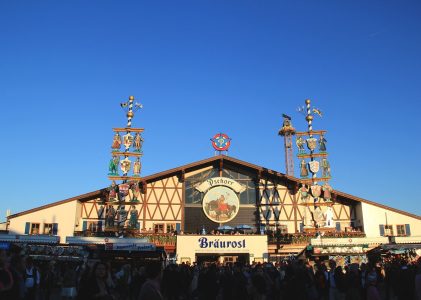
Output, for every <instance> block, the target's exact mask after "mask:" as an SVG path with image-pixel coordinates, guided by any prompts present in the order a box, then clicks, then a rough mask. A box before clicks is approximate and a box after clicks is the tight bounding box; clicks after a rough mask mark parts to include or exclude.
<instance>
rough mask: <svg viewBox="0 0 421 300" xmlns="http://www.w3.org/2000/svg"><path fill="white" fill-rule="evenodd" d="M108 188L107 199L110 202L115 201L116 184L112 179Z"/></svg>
mask: <svg viewBox="0 0 421 300" xmlns="http://www.w3.org/2000/svg"><path fill="white" fill-rule="evenodd" d="M108 190H109V193H108V201H110V202H113V201H117V184H116V183H115V181H114V180H113V182H112V183H111V186H110V187H109V188H108Z"/></svg>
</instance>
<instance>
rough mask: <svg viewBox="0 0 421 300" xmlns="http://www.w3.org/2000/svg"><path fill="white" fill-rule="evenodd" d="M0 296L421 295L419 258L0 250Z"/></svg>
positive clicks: (264, 299)
mask: <svg viewBox="0 0 421 300" xmlns="http://www.w3.org/2000/svg"><path fill="white" fill-rule="evenodd" d="M0 299H2V300H3V299H4V300H9V299H11V300H22V299H25V300H26V299H28V300H29V299H33V300H50V299H82V300H85V299H86V300H88V299H99V300H155V299H156V300H162V299H166V300H183V299H184V300H196V299H197V300H202V299H203V300H214V299H217V300H222V299H230V300H231V299H241V300H248V299H250V300H282V299H297V300H301V299H302V300H380V299H387V300H389V299H393V300H394V299H396V300H413V299H416V300H420V299H421V259H418V260H412V261H409V260H408V259H403V258H395V259H388V260H387V261H383V262H377V263H368V264H364V263H362V264H360V265H358V264H356V263H354V264H348V265H346V266H339V265H337V263H336V262H335V261H334V260H330V261H328V262H322V261H315V262H314V261H305V260H288V261H283V262H281V263H276V264H272V263H263V264H260V263H257V264H252V265H247V264H241V263H228V264H225V265H218V264H216V263H211V262H209V263H202V264H200V265H197V264H191V265H190V264H186V263H183V264H168V265H166V266H165V264H164V262H162V261H159V260H149V261H148V260H143V261H131V262H130V263H128V261H126V262H122V263H117V262H115V261H107V262H104V261H100V260H92V261H84V262H61V261H34V259H33V258H32V257H30V256H28V257H23V256H21V255H19V254H10V253H7V252H5V251H2V252H1V253H0Z"/></svg>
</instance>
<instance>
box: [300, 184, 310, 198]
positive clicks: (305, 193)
mask: <svg viewBox="0 0 421 300" xmlns="http://www.w3.org/2000/svg"><path fill="white" fill-rule="evenodd" d="M299 191H300V194H301V200H302V201H305V200H306V199H307V198H308V188H307V185H305V184H303V185H302V186H301V188H300V190H299Z"/></svg>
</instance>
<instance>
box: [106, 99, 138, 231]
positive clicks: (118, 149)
mask: <svg viewBox="0 0 421 300" xmlns="http://www.w3.org/2000/svg"><path fill="white" fill-rule="evenodd" d="M120 106H121V108H122V109H123V110H124V111H125V112H126V117H127V125H126V127H124V128H113V131H114V138H113V142H112V145H111V156H112V157H111V159H110V163H109V173H108V178H109V179H110V180H111V185H110V187H109V189H108V190H109V194H108V199H107V211H106V220H105V231H112V232H113V231H114V232H118V233H117V235H123V234H124V232H127V230H128V229H130V230H138V229H139V224H138V210H137V209H136V206H137V205H138V204H140V198H141V193H140V187H139V181H140V180H141V177H140V172H141V162H140V158H141V157H142V155H143V151H142V146H143V138H142V136H141V133H142V132H143V130H144V129H143V128H132V119H133V117H134V112H135V111H136V110H138V109H140V108H142V105H141V104H139V103H134V97H133V96H130V97H129V100H128V101H127V102H123V103H121V104H120ZM124 133H125V135H123V137H121V136H120V134H124ZM132 134H134V136H133V135H132ZM122 146H123V147H124V150H123V151H122ZM132 158H134V159H135V161H132V160H131V159H132ZM132 166H133V167H132ZM119 169H120V170H121V171H122V175H120V173H119ZM119 181H121V183H118V182H119ZM127 204H128V205H129V206H130V208H129V210H128V211H126V205H127ZM114 205H117V206H118V207H117V211H116V210H115V209H114ZM128 214H130V219H129V220H128V222H127V216H128Z"/></svg>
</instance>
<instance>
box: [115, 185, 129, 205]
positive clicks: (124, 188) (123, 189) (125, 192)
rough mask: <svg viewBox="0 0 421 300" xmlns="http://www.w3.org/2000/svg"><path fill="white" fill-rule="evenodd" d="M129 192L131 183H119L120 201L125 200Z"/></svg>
mask: <svg viewBox="0 0 421 300" xmlns="http://www.w3.org/2000/svg"><path fill="white" fill-rule="evenodd" d="M128 194H129V185H128V184H126V183H122V184H119V185H118V196H119V198H120V201H124V200H125V199H126V196H127V195H128Z"/></svg>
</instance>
